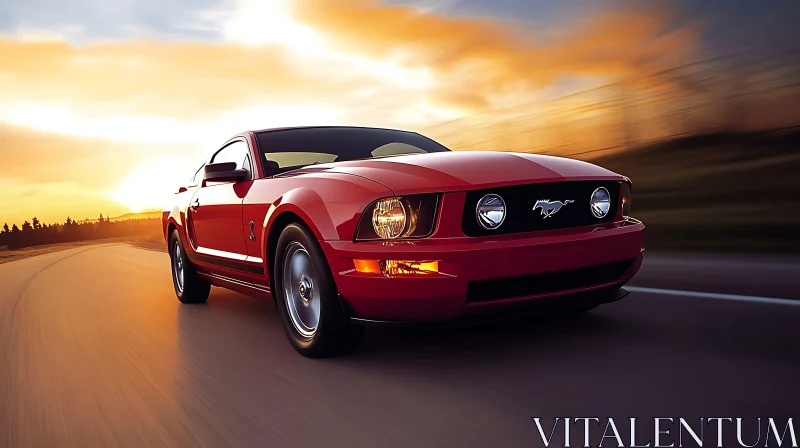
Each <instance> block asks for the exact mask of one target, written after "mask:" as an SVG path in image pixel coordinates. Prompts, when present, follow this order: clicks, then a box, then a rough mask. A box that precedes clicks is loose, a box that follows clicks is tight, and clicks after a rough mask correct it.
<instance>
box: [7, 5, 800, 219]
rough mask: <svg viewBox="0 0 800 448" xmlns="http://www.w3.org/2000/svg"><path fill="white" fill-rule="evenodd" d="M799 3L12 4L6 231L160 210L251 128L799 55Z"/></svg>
mask: <svg viewBox="0 0 800 448" xmlns="http://www.w3.org/2000/svg"><path fill="white" fill-rule="evenodd" d="M798 3H800V2H794V1H786V2H781V1H775V2H752V1H727V2H706V1H698V2H692V1H688V0H686V1H672V2H660V1H638V2H633V1H591V2H590V1H585V2H582V1H577V0H553V1H541V0H492V1H479V0H419V1H409V2H401V1H379V0H264V1H256V0H225V1H214V0H198V1H189V0H175V1H158V0H138V1H127V2H120V1H114V2H107V1H102V0H78V1H72V2H54V1H45V0H27V1H18V0H7V1H6V2H3V4H2V5H0V60H1V61H2V62H0V192H1V193H0V225H2V223H3V222H8V223H9V225H10V224H11V223H14V222H15V223H17V224H21V222H22V221H23V220H26V219H27V220H30V219H31V218H32V217H33V216H34V215H35V216H37V217H38V218H39V219H40V220H41V221H44V222H62V221H64V220H65V219H66V217H67V215H69V216H71V217H72V218H78V219H83V218H87V217H96V216H97V215H98V214H99V213H104V214H106V215H110V216H117V215H120V214H124V213H127V212H130V211H139V210H144V209H152V208H158V207H160V206H161V203H162V201H163V199H164V197H168V193H170V192H171V191H172V190H173V189H174V187H176V186H177V185H178V184H179V183H180V182H181V181H182V180H183V179H184V178H188V177H189V175H190V174H191V173H192V172H193V171H194V170H195V169H196V168H197V166H199V164H200V162H201V161H202V160H203V159H204V158H205V157H207V156H208V155H209V154H210V151H212V150H213V149H214V148H215V147H217V146H218V145H219V144H221V143H223V142H224V140H225V139H226V138H227V137H228V136H230V135H231V134H234V133H237V132H240V131H243V130H247V129H260V128H266V127H274V126H285V125H307V124H353V125H375V126H385V127H399V128H407V129H415V130H423V129H425V128H426V127H429V126H433V125H435V124H437V123H440V122H444V121H448V120H453V119H456V118H460V117H464V116H469V115H472V114H475V113H477V112H481V111H485V110H489V109H493V108H499V107H505V106H512V105H517V104H521V103H525V102H529V101H535V100H539V99H544V98H552V97H556V96H560V95H564V94H568V93H571V92H575V91H579V90H584V89H587V88H591V87H593V86H597V85H601V84H604V83H608V82H610V81H613V80H615V79H618V78H620V77H625V76H630V75H634V74H636V73H647V72H652V71H655V70H658V69H659V68H666V67H672V66H674V65H678V64H681V63H685V62H689V61H692V60H697V59H698V58H703V57H710V56H713V55H718V54H724V53H729V52H733V51H739V50H742V49H747V48H749V47H757V46H775V45H779V44H781V43H786V42H791V41H794V42H795V44H796V42H797V41H798V39H797V37H798V36H797V31H796V24H797V23H798V20H800V14H798V9H800V8H798V7H797V5H798Z"/></svg>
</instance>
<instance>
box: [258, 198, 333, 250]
mask: <svg viewBox="0 0 800 448" xmlns="http://www.w3.org/2000/svg"><path fill="white" fill-rule="evenodd" d="M285 212H291V213H293V214H295V215H297V216H299V217H300V219H302V220H303V221H304V222H305V223H306V225H307V226H308V227H309V228H310V230H311V231H312V232H313V233H314V236H315V237H316V238H317V239H318V240H320V241H322V240H336V239H339V237H338V233H337V231H336V227H335V226H334V224H333V221H332V220H331V217H330V214H329V213H328V210H327V207H326V205H325V202H324V201H323V200H322V197H321V196H320V195H319V194H318V193H317V192H316V191H314V190H312V189H310V188H306V187H299V188H295V189H294V190H291V191H288V192H287V193H286V194H284V195H283V196H281V197H280V198H278V200H277V201H275V202H274V203H273V204H272V205H271V206H270V207H269V209H268V210H267V214H266V216H265V217H264V224H263V226H262V228H261V236H262V239H261V241H267V238H266V236H267V235H268V232H269V229H271V228H272V225H273V224H274V223H275V220H276V219H277V218H278V217H279V216H280V215H281V214H282V213H285Z"/></svg>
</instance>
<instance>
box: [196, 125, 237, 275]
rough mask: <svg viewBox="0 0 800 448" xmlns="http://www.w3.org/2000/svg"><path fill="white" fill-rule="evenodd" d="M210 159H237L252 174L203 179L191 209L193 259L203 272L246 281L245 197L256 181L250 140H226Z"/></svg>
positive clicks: (217, 161)
mask: <svg viewBox="0 0 800 448" xmlns="http://www.w3.org/2000/svg"><path fill="white" fill-rule="evenodd" d="M209 162H210V163H221V162H235V163H236V168H237V169H245V170H247V171H248V172H249V173H250V174H249V176H248V177H247V178H246V179H245V180H244V181H239V182H231V181H225V182H215V181H208V180H206V181H202V183H201V184H200V188H198V189H197V191H196V193H195V194H194V196H193V197H192V200H191V201H190V204H189V209H188V216H189V219H188V221H190V228H191V231H192V243H193V246H194V250H195V254H194V257H192V258H193V261H194V262H195V263H197V264H198V265H199V266H200V267H201V269H202V270H204V271H207V272H210V273H215V274H219V275H223V276H226V277H230V278H234V279H237V280H242V281H247V280H248V274H247V267H246V266H247V265H246V263H245V260H246V258H247V246H246V243H245V238H246V236H245V228H244V225H243V224H242V199H243V198H244V197H245V195H246V194H247V192H248V191H249V190H250V187H251V186H252V184H253V168H252V163H251V160H250V149H249V146H248V143H247V141H245V140H244V139H241V138H238V139H235V140H233V141H231V142H229V143H227V144H226V145H225V146H223V147H222V148H221V149H220V150H219V151H217V152H216V153H215V154H214V156H213V157H212V158H211V160H210V161H209Z"/></svg>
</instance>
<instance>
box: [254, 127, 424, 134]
mask: <svg viewBox="0 0 800 448" xmlns="http://www.w3.org/2000/svg"><path fill="white" fill-rule="evenodd" d="M337 128H338V129H377V130H383V131H400V132H412V133H416V132H414V131H407V130H404V129H391V128H375V127H370V126H330V125H328V126H288V127H282V128H266V129H259V130H254V131H250V132H252V133H254V134H260V133H263V132H274V131H288V130H292V129H337Z"/></svg>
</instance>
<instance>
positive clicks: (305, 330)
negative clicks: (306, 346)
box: [282, 241, 322, 337]
mask: <svg viewBox="0 0 800 448" xmlns="http://www.w3.org/2000/svg"><path fill="white" fill-rule="evenodd" d="M314 271H315V270H314V265H313V263H312V262H311V257H310V256H309V254H308V251H306V249H305V247H303V245H302V244H300V243H299V242H296V241H295V242H293V243H291V244H290V245H289V246H288V247H287V248H286V252H285V253H284V259H283V273H282V277H283V289H284V296H285V302H286V309H287V310H288V312H289V318H290V320H291V321H292V325H293V326H294V327H295V329H296V330H297V332H298V333H300V334H301V335H303V336H305V337H311V336H313V335H314V333H315V332H316V329H317V326H318V325H319V319H320V308H321V303H322V300H321V295H320V291H319V290H318V289H317V287H318V286H317V285H318V282H317V279H316V275H315V272H314Z"/></svg>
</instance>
